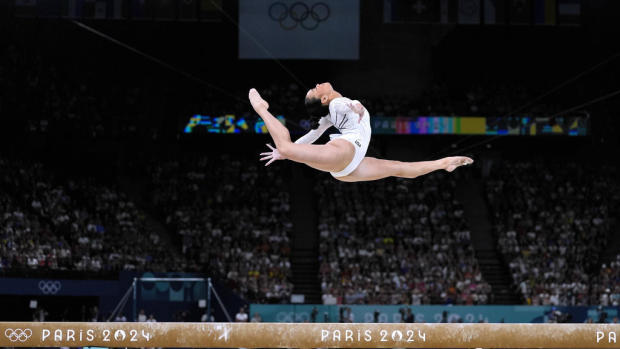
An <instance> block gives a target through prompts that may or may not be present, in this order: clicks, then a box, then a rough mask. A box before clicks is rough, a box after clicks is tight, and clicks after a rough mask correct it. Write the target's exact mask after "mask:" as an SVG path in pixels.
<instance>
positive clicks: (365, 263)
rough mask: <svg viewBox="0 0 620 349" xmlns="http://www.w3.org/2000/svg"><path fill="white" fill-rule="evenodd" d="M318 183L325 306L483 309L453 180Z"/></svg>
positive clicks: (484, 291)
mask: <svg viewBox="0 0 620 349" xmlns="http://www.w3.org/2000/svg"><path fill="white" fill-rule="evenodd" d="M322 178H323V179H322V180H320V182H319V183H318V185H317V188H316V194H317V196H318V200H319V212H318V213H319V233H320V253H319V254H320V257H319V258H320V263H321V264H320V275H321V288H322V291H323V301H324V302H326V303H335V302H337V303H344V304H414V305H415V304H431V303H433V304H486V303H488V302H489V301H490V298H489V297H490V296H491V288H490V285H489V284H488V283H486V282H485V281H484V280H483V278H482V275H481V273H480V270H479V269H478V264H477V262H476V259H475V257H474V251H473V248H472V245H471V243H470V232H469V228H468V226H467V222H466V220H465V217H464V216H463V209H462V207H461V204H460V203H459V202H458V200H456V198H455V194H454V191H455V186H456V180H455V178H454V177H453V176H452V177H450V176H446V175H445V174H443V173H435V174H431V175H428V176H425V177H422V178H418V179H416V180H413V181H412V180H406V179H387V180H382V181H376V182H368V183H354V184H352V183H342V182H337V181H335V180H334V179H333V178H331V177H329V178H328V177H325V176H323V177H322Z"/></svg>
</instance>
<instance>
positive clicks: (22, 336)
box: [4, 328, 32, 342]
mask: <svg viewBox="0 0 620 349" xmlns="http://www.w3.org/2000/svg"><path fill="white" fill-rule="evenodd" d="M4 335H5V336H6V338H8V339H9V340H10V341H11V342H17V341H20V342H25V341H27V340H28V338H30V336H32V330H31V329H29V328H26V329H21V328H16V329H12V328H7V329H6V330H5V331H4Z"/></svg>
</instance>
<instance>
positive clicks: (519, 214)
mask: <svg viewBox="0 0 620 349" xmlns="http://www.w3.org/2000/svg"><path fill="white" fill-rule="evenodd" d="M616 176H617V173H616V172H615V171H614V170H613V169H612V168H597V167H595V166H587V165H583V164H577V163H569V164H551V163H544V164H543V163H533V162H528V163H523V162H520V163H510V164H509V163H505V164H502V165H500V166H499V167H498V168H496V169H494V170H493V172H492V175H491V177H490V178H489V179H488V180H487V181H486V192H487V198H488V202H489V206H490V207H491V208H492V212H493V220H494V229H495V233H496V236H497V241H498V249H499V251H500V252H501V253H502V254H503V255H504V256H505V258H506V261H507V263H508V265H509V267H510V272H511V274H512V279H513V280H514V284H515V287H517V288H518V290H519V292H520V293H521V294H522V296H523V297H524V299H525V302H526V303H527V304H533V305H588V304H598V303H599V298H600V297H601V296H603V294H606V293H605V290H607V289H610V290H611V289H613V290H616V285H612V284H610V280H613V271H612V270H613V267H612V268H610V269H608V268H607V266H604V267H603V268H602V270H601V280H604V282H603V284H606V286H604V287H601V286H602V285H603V284H600V285H597V286H592V285H596V282H595V281H596V280H595V278H594V277H592V276H591V275H593V274H594V273H595V270H596V267H597V263H599V257H600V253H601V251H603V249H604V247H605V246H606V244H607V242H608V241H609V238H610V237H611V235H610V234H612V233H611V232H612V229H611V228H612V225H611V222H612V219H613V218H614V217H613V214H614V212H617V209H618V207H619V206H618V203H619V202H620V196H619V193H618V190H617V189H618V187H617V183H616V180H617V177H616ZM615 265H616V264H615V262H614V266H615ZM591 287H594V289H591ZM610 287H611V288H610ZM610 292H611V291H610ZM614 292H615V291H614Z"/></svg>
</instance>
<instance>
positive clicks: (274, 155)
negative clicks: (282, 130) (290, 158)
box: [260, 144, 286, 166]
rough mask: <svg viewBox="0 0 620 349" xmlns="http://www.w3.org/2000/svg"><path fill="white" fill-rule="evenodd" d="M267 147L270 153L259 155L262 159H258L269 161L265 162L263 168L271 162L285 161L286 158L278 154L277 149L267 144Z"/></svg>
mask: <svg viewBox="0 0 620 349" xmlns="http://www.w3.org/2000/svg"><path fill="white" fill-rule="evenodd" d="M267 146H268V147H269V149H271V151H268V152H265V153H260V155H261V156H262V158H260V160H261V161H265V160H269V161H267V163H266V164H265V166H269V165H270V164H271V163H272V162H274V161H276V160H286V158H285V157H284V156H283V155H282V154H280V152H279V151H278V149H276V148H274V147H272V146H271V144H267Z"/></svg>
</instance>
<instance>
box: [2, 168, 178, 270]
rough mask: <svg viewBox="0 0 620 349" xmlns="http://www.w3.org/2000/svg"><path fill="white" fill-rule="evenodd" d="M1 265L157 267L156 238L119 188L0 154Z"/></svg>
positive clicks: (165, 262) (159, 248)
mask: <svg viewBox="0 0 620 349" xmlns="http://www.w3.org/2000/svg"><path fill="white" fill-rule="evenodd" d="M0 173H1V177H0V187H1V188H2V189H1V190H0V193H1V194H0V195H1V196H0V201H1V204H0V205H1V211H0V212H1V213H0V214H1V216H0V217H1V219H2V224H1V225H0V233H1V234H0V241H1V242H2V244H1V245H0V251H1V252H2V253H0V255H1V256H2V257H1V258H0V270H10V269H12V270H20V269H26V270H28V269H42V270H68V271H85V272H95V273H96V272H106V271H120V270H154V271H161V270H164V269H166V270H167V269H169V268H171V267H174V265H173V264H172V265H171V263H169V260H170V259H171V257H172V256H170V255H169V254H167V253H166V251H165V248H164V246H163V244H162V243H161V237H160V236H159V235H158V234H156V233H155V232H152V231H148V230H147V229H146V228H145V224H144V214H143V212H141V211H140V210H139V209H138V208H137V207H136V206H135V205H134V203H133V202H132V201H131V200H130V199H128V198H127V196H126V195H124V194H123V193H122V192H121V191H119V190H117V189H115V188H114V187H111V186H106V185H101V184H98V183H95V182H94V181H91V180H86V179H75V180H73V179H67V178H65V177H63V176H56V175H55V174H54V171H51V170H49V169H48V168H46V167H45V166H43V165H42V164H41V163H36V162H33V163H28V162H24V161H19V160H8V159H6V158H1V159H0Z"/></svg>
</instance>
